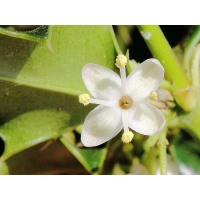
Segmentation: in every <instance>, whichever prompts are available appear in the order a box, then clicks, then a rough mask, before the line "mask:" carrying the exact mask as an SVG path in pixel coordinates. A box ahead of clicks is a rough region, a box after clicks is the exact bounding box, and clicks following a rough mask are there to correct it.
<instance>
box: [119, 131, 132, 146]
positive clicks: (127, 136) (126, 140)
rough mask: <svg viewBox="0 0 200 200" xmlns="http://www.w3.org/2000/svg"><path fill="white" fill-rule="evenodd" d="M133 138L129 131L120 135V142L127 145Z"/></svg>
mask: <svg viewBox="0 0 200 200" xmlns="http://www.w3.org/2000/svg"><path fill="white" fill-rule="evenodd" d="M133 137H134V134H133V133H132V132H131V131H128V132H125V133H123V134H122V138H121V140H122V142H123V143H129V142H131V141H132V139H133Z"/></svg>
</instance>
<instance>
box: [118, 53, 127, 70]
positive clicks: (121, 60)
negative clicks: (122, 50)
mask: <svg viewBox="0 0 200 200" xmlns="http://www.w3.org/2000/svg"><path fill="white" fill-rule="evenodd" d="M126 64H127V58H126V56H124V55H118V56H117V58H116V63H115V65H116V66H117V67H118V68H120V67H124V66H125V65H126Z"/></svg>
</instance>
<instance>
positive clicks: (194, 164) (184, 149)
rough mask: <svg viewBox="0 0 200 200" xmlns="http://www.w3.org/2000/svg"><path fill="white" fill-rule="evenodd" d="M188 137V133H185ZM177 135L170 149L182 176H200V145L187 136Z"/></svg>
mask: <svg viewBox="0 0 200 200" xmlns="http://www.w3.org/2000/svg"><path fill="white" fill-rule="evenodd" d="M183 134H184V135H186V134H187V133H183ZM184 135H181V133H180V134H179V135H177V136H176V137H175V139H174V141H173V143H172V145H171V147H170V151H171V154H172V156H173V158H174V160H175V162H176V164H177V167H178V170H179V172H180V173H181V174H185V175H195V174H196V175H197V174H200V158H199V154H200V148H199V143H197V142H195V141H194V140H193V139H191V138H186V136H184Z"/></svg>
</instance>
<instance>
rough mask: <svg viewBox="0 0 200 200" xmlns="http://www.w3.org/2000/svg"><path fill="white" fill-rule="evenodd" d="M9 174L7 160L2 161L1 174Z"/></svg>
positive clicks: (0, 165)
mask: <svg viewBox="0 0 200 200" xmlns="http://www.w3.org/2000/svg"><path fill="white" fill-rule="evenodd" d="M7 174H9V170H8V166H7V164H6V163H5V162H1V161H0V175H7Z"/></svg>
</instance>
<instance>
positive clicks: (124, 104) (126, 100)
mask: <svg viewBox="0 0 200 200" xmlns="http://www.w3.org/2000/svg"><path fill="white" fill-rule="evenodd" d="M132 104H133V100H132V99H131V98H130V97H129V96H123V97H122V98H121V99H120V100H119V106H120V107H121V108H122V109H125V110H126V109H129V108H130V107H131V106H132Z"/></svg>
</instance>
